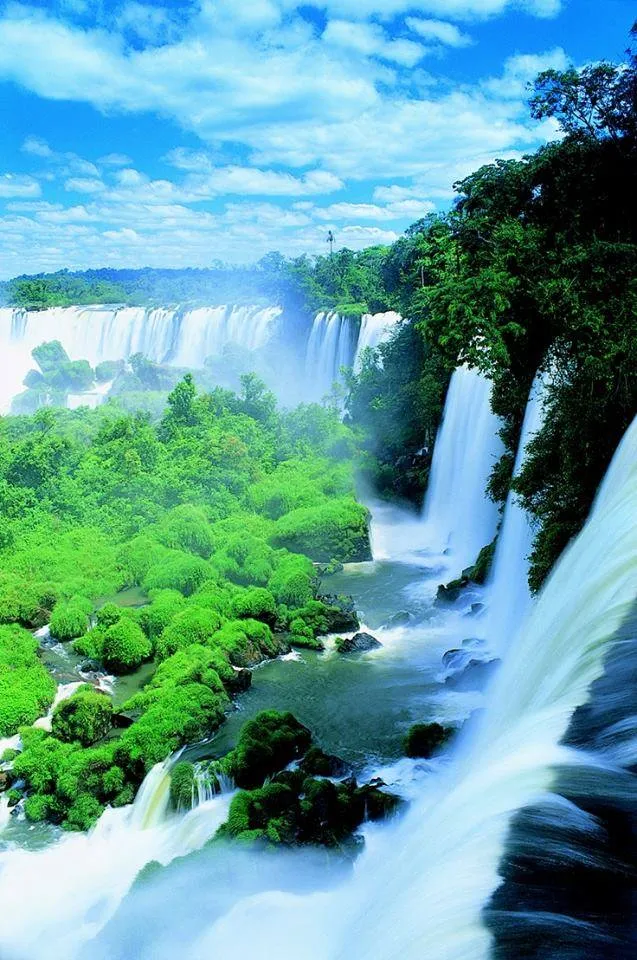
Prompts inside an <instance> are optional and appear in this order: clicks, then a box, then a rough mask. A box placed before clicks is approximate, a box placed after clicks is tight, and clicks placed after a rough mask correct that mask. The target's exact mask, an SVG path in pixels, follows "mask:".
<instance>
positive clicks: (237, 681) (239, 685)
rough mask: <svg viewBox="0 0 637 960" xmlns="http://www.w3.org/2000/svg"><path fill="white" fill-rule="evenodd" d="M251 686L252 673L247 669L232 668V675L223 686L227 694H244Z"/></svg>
mask: <svg viewBox="0 0 637 960" xmlns="http://www.w3.org/2000/svg"><path fill="white" fill-rule="evenodd" d="M251 685H252V671H251V670H248V669H247V667H234V675H233V676H232V677H229V678H228V680H227V682H226V684H225V686H226V688H227V690H228V692H229V693H245V691H246V690H249V689H250V687H251Z"/></svg>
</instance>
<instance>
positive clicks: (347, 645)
mask: <svg viewBox="0 0 637 960" xmlns="http://www.w3.org/2000/svg"><path fill="white" fill-rule="evenodd" d="M379 647H382V643H381V642H380V640H377V639H376V637H372V635H371V633H355V634H354V636H353V637H339V638H338V640H337V641H336V649H337V650H338V652H339V653H366V652H367V651H368V650H377V649H378V648H379Z"/></svg>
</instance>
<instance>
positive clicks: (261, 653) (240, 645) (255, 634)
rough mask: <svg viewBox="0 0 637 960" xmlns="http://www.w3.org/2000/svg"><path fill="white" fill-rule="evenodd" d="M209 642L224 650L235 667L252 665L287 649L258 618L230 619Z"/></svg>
mask: <svg viewBox="0 0 637 960" xmlns="http://www.w3.org/2000/svg"><path fill="white" fill-rule="evenodd" d="M211 643H212V644H213V645H214V646H217V647H219V648H220V649H221V650H224V651H225V652H226V653H227V655H228V658H229V659H230V662H231V663H233V664H234V666H235V667H253V666H254V665H255V664H257V663H260V662H261V661H262V660H265V659H266V658H268V657H276V656H278V655H279V654H280V653H283V652H284V650H289V647H288V646H287V644H286V643H285V642H284V641H283V640H281V639H280V638H278V637H275V636H274V635H273V633H272V631H271V630H270V628H269V626H268V625H267V623H261V621H260V620H231V621H230V622H229V623H226V624H224V626H223V627H222V628H221V630H218V631H217V632H216V633H215V635H214V636H213V637H212V640H211Z"/></svg>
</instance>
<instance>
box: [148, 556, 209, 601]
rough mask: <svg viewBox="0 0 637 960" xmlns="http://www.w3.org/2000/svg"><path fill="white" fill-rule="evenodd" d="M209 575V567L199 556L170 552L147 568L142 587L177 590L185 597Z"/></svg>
mask: <svg viewBox="0 0 637 960" xmlns="http://www.w3.org/2000/svg"><path fill="white" fill-rule="evenodd" d="M211 576H212V571H211V569H210V567H209V566H208V564H207V563H206V561H205V560H202V559H201V558H200V557H192V556H189V555H188V554H186V553H183V554H175V553H172V554H171V555H170V556H169V557H167V558H166V559H164V560H162V561H161V562H160V563H156V564H155V565H154V566H152V567H151V568H150V569H149V571H148V573H147V574H146V576H145V578H144V588H145V589H146V590H166V589H172V590H179V592H180V593H183V595H184V596H185V597H189V596H190V595H191V594H192V593H194V592H195V590H196V589H197V588H198V587H200V586H201V584H202V583H203V582H204V581H205V580H209V579H210V577H211Z"/></svg>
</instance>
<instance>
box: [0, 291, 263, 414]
mask: <svg viewBox="0 0 637 960" xmlns="http://www.w3.org/2000/svg"><path fill="white" fill-rule="evenodd" d="M280 315H281V309H280V308H279V307H267V308H263V307H254V306H247V307H239V306H228V307H226V306H221V307H201V308H199V309H193V310H190V309H184V308H171V309H163V308H162V309H160V308H149V309H146V308H143V307H107V306H89V307H54V308H51V309H49V310H41V311H33V312H31V311H29V312H27V311H23V310H13V309H10V308H2V309H0V350H1V357H2V370H1V373H2V377H1V379H0V410H6V409H8V407H9V405H10V403H11V400H12V398H13V397H14V396H16V394H18V393H19V392H20V391H21V390H22V381H23V379H24V377H25V375H26V374H27V372H28V371H29V370H30V369H31V368H32V367H33V366H34V361H33V359H32V357H31V351H32V350H33V349H34V348H35V347H37V346H39V345H40V344H41V343H44V342H45V341H48V340H59V341H60V342H61V344H62V346H63V347H64V348H65V350H66V351H67V353H68V354H69V356H70V357H71V359H73V360H88V361H89V363H90V364H91V366H95V365H96V364H97V363H100V362H101V361H103V360H125V359H127V358H128V357H130V356H131V354H134V353H143V354H144V355H145V356H146V357H148V358H149V359H150V360H153V361H155V362H156V363H171V364H173V365H176V366H183V367H190V368H193V369H196V368H197V367H201V366H203V362H204V360H205V359H206V357H209V356H213V357H220V356H221V355H222V353H223V349H224V347H225V346H226V345H227V344H230V343H233V344H236V345H237V346H239V347H241V348H242V349H244V350H246V351H255V350H261V349H263V348H264V347H265V346H266V344H267V343H268V341H269V340H270V338H271V337H272V336H273V334H274V333H275V331H276V327H277V320H278V318H279V317H280Z"/></svg>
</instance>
